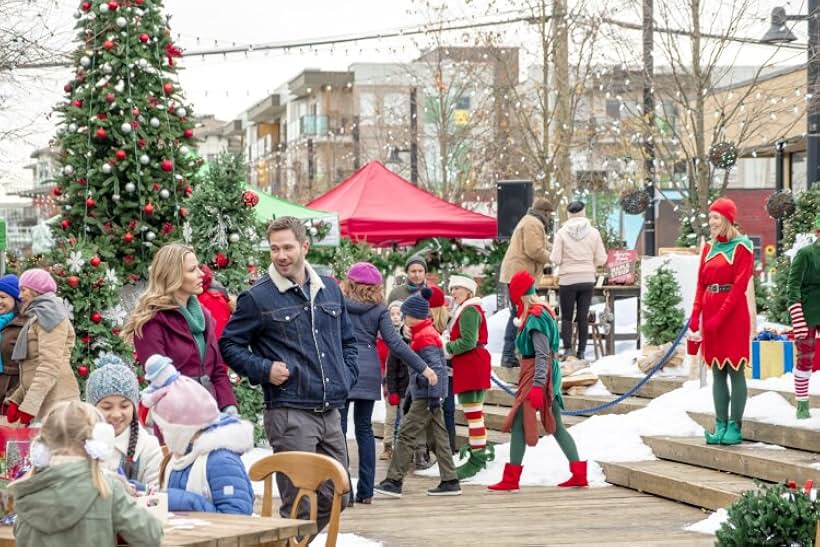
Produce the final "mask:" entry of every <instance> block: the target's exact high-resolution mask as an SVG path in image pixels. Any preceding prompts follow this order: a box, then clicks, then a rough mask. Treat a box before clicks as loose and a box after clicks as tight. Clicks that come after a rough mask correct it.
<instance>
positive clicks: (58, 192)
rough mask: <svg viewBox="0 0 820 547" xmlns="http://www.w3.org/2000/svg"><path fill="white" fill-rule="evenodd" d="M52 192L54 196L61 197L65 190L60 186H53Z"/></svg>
mask: <svg viewBox="0 0 820 547" xmlns="http://www.w3.org/2000/svg"><path fill="white" fill-rule="evenodd" d="M51 193H52V194H54V197H56V198H58V197H60V196H61V195H63V191H62V190H60V187H59V186H55V187H54V188H52V189H51Z"/></svg>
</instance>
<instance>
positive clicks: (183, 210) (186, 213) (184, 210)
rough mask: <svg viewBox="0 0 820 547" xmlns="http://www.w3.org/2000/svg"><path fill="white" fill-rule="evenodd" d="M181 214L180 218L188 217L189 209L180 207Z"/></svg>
mask: <svg viewBox="0 0 820 547" xmlns="http://www.w3.org/2000/svg"><path fill="white" fill-rule="evenodd" d="M179 216H180V218H185V217H187V216H188V209H186V208H185V207H180V208H179Z"/></svg>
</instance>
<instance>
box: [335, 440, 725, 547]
mask: <svg viewBox="0 0 820 547" xmlns="http://www.w3.org/2000/svg"><path fill="white" fill-rule="evenodd" d="M349 444H350V450H351V452H353V453H354V454H351V457H352V459H353V465H354V467H352V469H353V470H354V475H355V474H356V471H355V469H356V467H355V465H356V462H355V460H356V456H355V449H356V443H355V441H350V442H349ZM379 448H380V446H379ZM524 472H525V473H526V468H525V470H524ZM385 473H386V467H385V462H381V461H379V462H378V465H377V470H376V482H378V481H380V480H381V479H383V478H384V476H385ZM436 484H437V479H433V478H427V477H419V476H416V475H412V474H411V475H410V476H408V477H407V478H406V479H405V483H404V496H403V497H402V498H401V499H392V498H385V497H381V496H378V495H377V496H376V497H375V498H374V502H373V504H372V505H356V506H354V507H353V508H351V509H347V510H345V511H344V513H342V532H349V533H355V534H358V535H360V536H364V537H366V538H369V539H373V540H378V541H381V542H383V543H384V545H385V546H386V547H390V546H396V545H413V546H417V545H470V546H476V545H481V546H485V545H499V546H501V545H505V546H507V545H508V546H518V545H615V546H624V547H625V546H650V545H657V546H662V545H663V546H667V545H693V546H699V545H702V546H706V545H714V538H713V537H712V536H708V535H703V534H695V533H690V532H685V531H683V529H682V528H683V527H684V526H685V525H688V524H691V523H693V522H696V521H699V520H702V519H704V518H706V517H707V516H708V515H707V514H706V513H704V512H703V511H701V510H699V509H696V508H693V507H690V506H687V505H683V504H680V503H676V502H673V501H668V500H664V499H661V498H657V497H655V496H650V495H647V494H641V493H638V492H635V491H633V490H629V489H626V488H621V487H618V486H607V487H603V488H579V489H564V488H554V487H540V486H539V487H532V486H530V487H524V488H523V489H522V490H521V491H520V492H518V493H493V492H488V491H487V490H486V487H485V486H479V485H469V484H465V485H463V489H464V494H463V495H461V496H458V497H431V496H427V495H426V493H425V491H426V489H427V488H431V487H433V486H435V485H436Z"/></svg>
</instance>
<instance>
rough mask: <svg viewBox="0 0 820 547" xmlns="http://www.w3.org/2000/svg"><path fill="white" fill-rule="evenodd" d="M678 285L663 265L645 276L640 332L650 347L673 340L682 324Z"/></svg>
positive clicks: (667, 268) (670, 272)
mask: <svg viewBox="0 0 820 547" xmlns="http://www.w3.org/2000/svg"><path fill="white" fill-rule="evenodd" d="M681 301H682V299H681V295H680V285H679V284H678V280H677V279H675V272H673V271H672V270H671V269H670V268H669V267H668V266H667V265H666V264H664V265H663V266H661V267H660V268H658V270H657V271H656V272H655V273H654V274H653V275H651V276H650V277H649V283H648V286H647V289H646V296H645V297H644V299H643V310H642V316H641V323H642V324H641V333H643V335H644V336H645V337H646V341H647V343H648V344H649V345H651V346H660V345H661V344H666V343H667V342H671V341H672V340H674V339H675V335H677V334H678V331H680V329H681V327H682V326H683V321H684V314H683V310H682V309H681V307H680V304H681Z"/></svg>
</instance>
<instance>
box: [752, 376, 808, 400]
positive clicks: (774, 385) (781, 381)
mask: <svg viewBox="0 0 820 547" xmlns="http://www.w3.org/2000/svg"><path fill="white" fill-rule="evenodd" d="M747 383H748V385H749V387H754V388H760V389H771V390H774V391H785V392H788V393H791V392H793V391H794V375H793V374H792V373H791V372H789V373H786V374H784V375H783V376H779V377H777V378H766V379H765V380H748V382H747ZM809 393H811V394H813V395H820V374H812V375H811V380H809Z"/></svg>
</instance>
